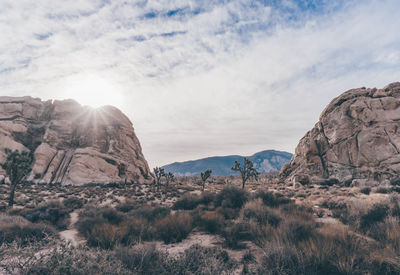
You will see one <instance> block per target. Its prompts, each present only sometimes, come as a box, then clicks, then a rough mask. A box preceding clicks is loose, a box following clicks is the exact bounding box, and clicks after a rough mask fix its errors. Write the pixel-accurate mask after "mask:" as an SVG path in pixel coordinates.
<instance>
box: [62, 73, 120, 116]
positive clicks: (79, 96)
mask: <svg viewBox="0 0 400 275" xmlns="http://www.w3.org/2000/svg"><path fill="white" fill-rule="evenodd" d="M63 86H64V87H63V88H64V91H63V97H64V98H71V99H74V100H76V101H78V102H79V103H80V104H82V105H87V106H90V107H93V108H98V107H101V106H104V105H113V106H115V107H118V108H120V107H121V105H122V104H123V102H124V99H123V96H122V92H121V89H120V87H119V86H118V85H117V84H116V83H115V82H113V81H112V80H110V79H108V78H105V77H101V76H98V75H94V74H88V75H76V76H73V77H70V78H69V79H67V80H66V82H65V84H64V85H63Z"/></svg>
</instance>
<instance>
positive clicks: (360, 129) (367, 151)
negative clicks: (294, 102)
mask: <svg viewBox="0 0 400 275" xmlns="http://www.w3.org/2000/svg"><path fill="white" fill-rule="evenodd" d="M281 176H282V177H284V178H285V179H286V182H287V183H289V184H297V183H300V184H306V183H321V182H326V181H331V182H337V181H339V182H342V183H343V182H344V183H353V184H355V183H357V182H358V183H363V182H364V183H366V182H370V183H374V184H381V183H390V182H393V181H398V180H399V177H400V82H396V83H392V84H389V85H387V86H386V87H384V88H383V89H376V88H373V89H367V88H359V89H352V90H349V91H347V92H344V93H343V94H342V95H340V96H339V97H337V98H335V99H333V100H332V102H331V103H330V104H329V105H328V106H327V107H326V108H325V110H324V111H323V112H322V114H321V116H320V118H319V121H318V122H317V123H316V125H315V127H314V128H313V129H312V130H310V131H309V132H307V133H306V135H305V136H304V137H303V138H302V139H301V140H300V142H299V144H298V145H297V147H296V151H295V154H294V155H293V158H292V159H291V161H290V163H289V164H287V165H286V166H285V167H283V168H282V171H281Z"/></svg>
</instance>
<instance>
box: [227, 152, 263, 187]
mask: <svg viewBox="0 0 400 275" xmlns="http://www.w3.org/2000/svg"><path fill="white" fill-rule="evenodd" d="M231 169H232V170H233V171H238V172H240V175H241V176H242V189H244V186H245V185H246V181H247V180H248V179H250V178H255V179H258V175H259V174H260V173H258V172H257V170H256V168H254V165H253V162H251V160H249V159H248V158H244V163H243V167H241V166H240V163H239V162H238V161H237V160H235V164H234V165H233V167H232V168H231Z"/></svg>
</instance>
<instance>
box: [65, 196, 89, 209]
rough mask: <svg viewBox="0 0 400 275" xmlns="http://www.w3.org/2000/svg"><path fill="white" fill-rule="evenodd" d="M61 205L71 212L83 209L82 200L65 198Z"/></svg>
mask: <svg viewBox="0 0 400 275" xmlns="http://www.w3.org/2000/svg"><path fill="white" fill-rule="evenodd" d="M63 204H64V206H65V207H66V208H68V209H71V210H75V209H80V208H82V207H83V204H84V202H83V200H82V199H80V198H77V197H69V198H66V199H65V200H64V201H63Z"/></svg>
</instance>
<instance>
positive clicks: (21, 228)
mask: <svg viewBox="0 0 400 275" xmlns="http://www.w3.org/2000/svg"><path fill="white" fill-rule="evenodd" d="M54 235H55V230H54V229H53V228H52V227H51V226H49V225H46V224H33V223H31V222H29V221H28V220H26V219H24V218H23V217H20V216H7V215H0V245H1V244H2V243H12V242H14V241H16V242H17V243H18V244H19V245H21V246H25V245H27V244H28V243H31V242H35V241H41V240H43V239H45V238H46V237H48V236H54Z"/></svg>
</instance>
